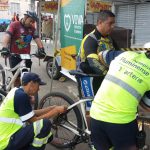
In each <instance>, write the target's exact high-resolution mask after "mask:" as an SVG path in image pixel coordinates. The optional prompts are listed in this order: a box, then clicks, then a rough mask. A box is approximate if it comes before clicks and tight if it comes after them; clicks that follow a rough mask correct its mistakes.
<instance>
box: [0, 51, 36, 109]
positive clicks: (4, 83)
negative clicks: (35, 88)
mask: <svg viewBox="0 0 150 150" xmlns="http://www.w3.org/2000/svg"><path fill="white" fill-rule="evenodd" d="M10 56H13V57H19V58H21V62H20V63H18V64H17V65H16V66H15V67H14V68H10V67H7V66H6V67H3V66H2V65H1V64H0V105H1V103H2V101H3V100H4V98H5V97H6V95H7V93H8V92H9V91H10V89H11V88H13V84H14V82H15V80H16V79H17V77H18V76H19V75H21V77H22V75H23V74H24V73H26V72H29V71H30V68H27V67H26V64H25V61H26V60H29V59H31V57H32V56H36V54H15V53H10ZM5 64H6V60H5ZM14 70H16V72H15V74H14V75H13V76H12V77H10V76H9V75H8V72H12V71H14ZM35 99H36V101H35V104H34V109H37V108H38V95H36V96H35Z"/></svg>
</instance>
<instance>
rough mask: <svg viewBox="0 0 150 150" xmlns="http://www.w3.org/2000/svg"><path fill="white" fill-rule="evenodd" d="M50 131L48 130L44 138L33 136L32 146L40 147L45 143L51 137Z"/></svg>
mask: <svg viewBox="0 0 150 150" xmlns="http://www.w3.org/2000/svg"><path fill="white" fill-rule="evenodd" d="M51 135H52V133H51V132H50V133H49V134H48V136H46V137H45V138H34V140H33V142H32V146H34V147H42V146H43V145H44V144H47V141H48V139H49V138H50V137H51Z"/></svg>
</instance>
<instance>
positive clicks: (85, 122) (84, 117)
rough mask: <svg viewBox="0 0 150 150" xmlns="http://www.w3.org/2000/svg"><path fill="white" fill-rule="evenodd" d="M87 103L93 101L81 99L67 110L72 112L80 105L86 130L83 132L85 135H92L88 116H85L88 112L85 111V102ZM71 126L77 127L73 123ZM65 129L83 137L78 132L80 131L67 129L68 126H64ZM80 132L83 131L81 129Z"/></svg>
mask: <svg viewBox="0 0 150 150" xmlns="http://www.w3.org/2000/svg"><path fill="white" fill-rule="evenodd" d="M87 101H92V99H80V100H79V101H78V102H76V103H74V104H72V105H70V106H69V107H68V109H67V110H68V111H70V110H71V109H72V108H73V107H76V106H77V105H80V107H81V115H82V117H83V122H84V130H83V131H82V132H84V133H86V134H88V135H90V134H91V131H90V130H89V128H88V123H87V120H86V114H85V112H86V110H85V102H87ZM70 124H71V125H72V126H75V125H74V124H72V123H70ZM62 126H63V125H62ZM64 127H65V128H66V129H68V130H70V131H72V132H73V133H75V134H77V135H78V136H81V134H80V131H78V129H77V130H75V129H72V128H70V127H66V126H64ZM80 130H81V129H80Z"/></svg>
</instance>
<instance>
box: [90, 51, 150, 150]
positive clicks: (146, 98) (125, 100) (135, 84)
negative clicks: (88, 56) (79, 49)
mask: <svg viewBox="0 0 150 150" xmlns="http://www.w3.org/2000/svg"><path fill="white" fill-rule="evenodd" d="M99 61H100V62H101V64H102V65H104V66H105V68H106V69H107V67H109V70H108V72H107V74H106V76H105V78H104V80H103V82H102V84H101V86H100V88H99V90H98V92H97V94H96V96H95V98H94V101H93V102H92V106H91V109H90V117H91V135H92V141H93V143H94V146H95V148H96V150H109V148H111V147H114V149H115V150H137V149H138V148H140V147H142V146H143V145H141V143H144V140H145V134H144V133H143V132H142V133H143V134H142V136H141V137H140V138H139V135H140V134H139V130H138V125H137V120H136V117H137V108H138V105H139V104H140V105H139V106H142V108H144V109H146V110H147V111H150V92H149V91H150V84H149V83H150V52H148V51H146V52H133V51H126V52H123V51H114V50H112V51H103V52H100V54H99ZM140 133H141V132H140ZM139 139H140V140H139ZM142 140H143V142H141V141H142ZM137 141H138V142H137Z"/></svg>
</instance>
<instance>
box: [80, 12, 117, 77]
mask: <svg viewBox="0 0 150 150" xmlns="http://www.w3.org/2000/svg"><path fill="white" fill-rule="evenodd" d="M114 25H115V15H114V14H113V13H112V12H111V11H109V10H103V11H101V12H100V13H99V16H98V19H97V26H96V28H95V30H94V31H92V32H91V33H89V34H88V35H86V36H85V37H84V38H83V40H82V42H81V50H80V58H81V64H80V68H81V70H83V72H85V73H95V74H99V75H102V74H103V73H104V72H103V71H102V67H103V66H101V64H100V63H99V60H98V53H99V52H100V51H103V50H112V49H118V46H117V45H116V44H115V43H114V41H113V40H112V39H111V37H110V36H109V34H110V33H111V32H112V30H113V28H114Z"/></svg>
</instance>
